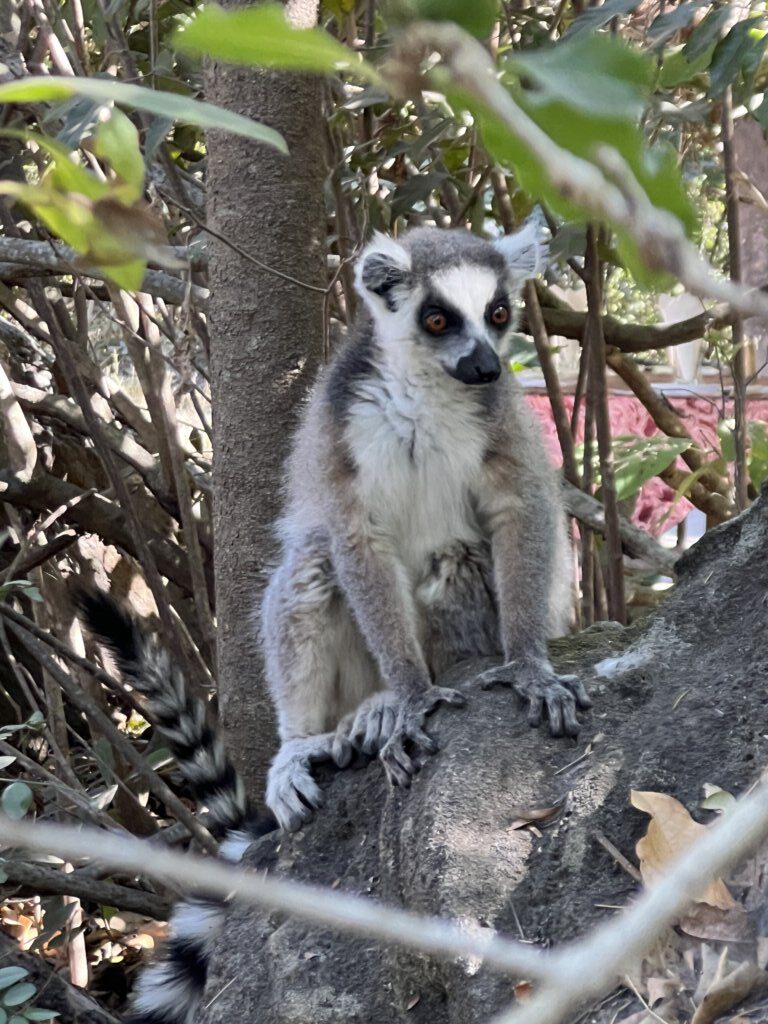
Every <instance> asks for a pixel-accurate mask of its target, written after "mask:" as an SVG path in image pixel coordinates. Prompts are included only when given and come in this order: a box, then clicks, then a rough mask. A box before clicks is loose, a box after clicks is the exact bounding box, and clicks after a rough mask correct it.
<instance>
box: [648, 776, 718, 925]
mask: <svg viewBox="0 0 768 1024" xmlns="http://www.w3.org/2000/svg"><path fill="white" fill-rule="evenodd" d="M632 806H633V807H636V808H637V809H638V810H639V811H644V812H645V813H646V814H649V815H650V816H651V821H650V824H649V825H648V831H647V833H646V834H645V835H644V836H643V838H642V839H641V840H640V841H639V842H638V844H637V846H636V850H637V855H638V858H639V859H640V874H641V875H642V876H643V882H644V883H645V884H646V885H649V886H652V885H655V884H656V883H657V882H658V881H660V880H661V879H662V878H663V877H664V875H665V874H666V873H667V871H668V869H669V866H670V865H671V864H672V863H673V862H674V861H675V860H676V859H677V858H678V857H680V856H681V855H682V854H683V853H686V852H687V851H688V850H689V849H690V847H691V846H693V845H694V844H695V843H696V842H697V840H699V839H700V838H701V836H702V835H703V834H704V833H705V832H706V831H707V827H706V825H700V824H699V823H698V822H697V821H694V820H693V818H692V817H691V816H690V814H689V813H688V811H687V809H686V808H685V807H684V806H683V805H682V804H681V803H680V801H679V800H676V799H675V798H674V797H673V796H669V795H668V794H667V793H654V792H638V791H637V790H632ZM699 901H700V902H703V903H708V904H709V905H710V906H711V907H719V908H720V909H721V910H728V909H730V908H731V907H735V906H736V905H737V904H736V901H735V900H734V898H733V896H731V894H730V892H729V891H728V889H727V888H726V886H725V883H724V882H723V881H722V880H721V879H719V878H716V879H715V880H714V881H713V882H710V884H709V885H708V886H707V888H706V889H705V890H704V891H703V892H702V893H701V895H700V896H699Z"/></svg>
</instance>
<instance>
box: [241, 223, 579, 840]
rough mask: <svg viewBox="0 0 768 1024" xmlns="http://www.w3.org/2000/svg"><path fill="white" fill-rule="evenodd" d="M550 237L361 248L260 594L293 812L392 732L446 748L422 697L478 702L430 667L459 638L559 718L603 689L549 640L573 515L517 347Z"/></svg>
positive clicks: (419, 745)
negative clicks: (318, 765) (499, 660)
mask: <svg viewBox="0 0 768 1024" xmlns="http://www.w3.org/2000/svg"><path fill="white" fill-rule="evenodd" d="M544 248H545V246H543V245H542V239H541V230H540V226H539V224H538V223H536V222H534V223H532V224H530V225H528V226H527V227H525V228H524V229H523V230H522V231H520V232H518V233H517V234H516V235H511V236H508V237H507V238H504V239H502V240H500V241H498V242H497V243H490V242H487V241H484V240H482V239H480V238H477V237H475V236H473V235H471V234H469V233H468V232H466V231H463V230H455V231H443V230H439V229H436V228H419V229H416V230H413V231H410V232H407V233H406V234H405V235H404V236H403V237H402V238H401V239H398V240H397V241H395V240H394V239H391V238H388V237H385V236H383V235H376V236H375V237H374V239H373V241H372V242H371V243H370V244H369V245H368V246H367V248H366V249H365V250H364V251H363V253H362V254H361V256H360V259H359V261H358V267H357V277H356V283H357V288H358V290H359V292H360V294H361V296H362V298H363V299H364V307H365V308H364V310H363V311H362V312H361V313H360V315H359V316H358V319H357V321H356V323H355V324H354V325H353V327H352V329H351V332H350V339H349V341H348V342H347V343H346V345H345V346H344V347H343V348H342V349H341V350H340V351H339V352H338V354H337V355H336V357H335V358H334V359H333V361H332V362H331V364H330V366H329V367H328V368H327V370H326V372H325V373H324V374H323V376H322V377H321V379H320V381H319V382H318V385H317V386H316V388H315V390H314V392H313V393H312V396H311V398H310V401H309V403H308V406H307V408H306V410H305V414H304V417H303V421H302V423H301V426H300V428H299V430H298V434H297V437H296V440H295V443H294V445H293V449H292V452H291V455H290V457H289V460H288V470H287V507H286V511H285V514H284V516H283V518H282V520H281V521H280V523H279V534H280V537H281V541H282V548H283V554H282V560H281V562H280V564H279V567H278V568H277V570H276V571H275V573H274V575H273V576H272V578H271V581H270V583H269V585H268V587H267V589H266V592H265V596H264V600H263V602H262V612H261V635H262V640H263V646H264V651H265V660H266V666H267V678H268V681H269V684H270V688H271V692H272V696H273V699H274V702H275V705H276V708H277V713H278V727H279V733H280V739H281V742H282V745H281V747H280V750H279V751H278V754H277V756H276V757H275V759H274V761H273V763H272V766H271V768H270V773H269V778H268V783H267V804H268V806H269V807H270V809H271V810H272V811H273V813H274V814H275V816H276V817H277V819H278V821H279V822H280V824H281V825H282V826H283V827H285V828H288V829H293V828H296V827H298V825H300V824H301V823H302V821H304V820H306V819H307V818H308V817H309V816H310V814H311V809H312V808H315V807H317V806H318V805H319V803H320V800H321V794H320V791H319V788H318V786H317V784H316V782H315V781H314V779H313V778H312V774H311V766H312V764H313V762H315V761H320V760H324V759H333V760H334V761H335V762H336V764H337V765H339V766H340V767H343V766H345V765H346V764H347V763H348V762H349V760H350V759H351V757H352V754H353V752H354V751H355V750H361V751H362V752H364V753H367V754H373V753H376V752H378V753H379V756H380V758H381V760H382V761H383V763H384V766H385V768H386V771H387V774H388V776H389V778H390V779H391V780H392V781H393V782H394V783H396V784H400V785H407V783H408V782H409V780H410V777H411V775H412V774H413V772H414V771H415V770H416V767H417V765H418V762H419V760H420V759H421V757H422V756H423V755H424V754H427V753H431V752H433V751H434V750H435V749H436V747H435V744H434V742H433V740H432V739H431V738H430V737H429V736H428V735H427V734H426V733H425V732H424V728H423V726H424V720H425V716H426V715H428V714H429V713H430V712H431V711H432V710H433V709H434V708H435V707H436V706H437V705H438V704H439V703H441V702H444V703H448V704H454V705H459V704H461V703H463V702H464V698H463V696H462V695H461V694H459V693H458V692H456V691H454V690H448V689H445V688H441V687H437V686H434V685H433V680H434V679H436V678H438V677H439V676H440V674H441V672H442V671H443V670H444V669H445V668H447V667H448V666H449V665H451V664H453V663H455V662H457V661H458V660H460V659H462V658H467V657H470V656H477V655H481V656H482V655H498V654H501V655H503V657H504V663H503V664H502V665H501V666H499V667H498V668H493V669H491V670H489V671H487V672H485V673H483V675H482V677H481V683H482V685H483V686H484V687H487V686H491V685H493V684H496V683H499V684H504V685H508V686H511V687H512V688H513V689H514V690H515V691H516V692H517V693H518V694H519V695H520V696H522V697H523V698H525V700H526V701H527V702H528V704H529V715H528V717H529V721H530V722H531V724H532V725H538V724H539V723H540V721H541V720H542V718H543V717H544V716H546V717H547V718H548V720H549V725H550V731H551V732H552V734H553V735H556V736H559V735H562V734H563V733H566V734H568V735H575V734H576V733H577V731H578V720H577V717H576V709H577V707H578V708H587V707H589V706H590V701H589V698H588V696H587V693H586V690H585V689H584V686H583V685H582V684H581V682H580V681H579V680H578V679H576V678H575V677H573V676H562V677H558V676H556V675H555V673H554V671H553V669H552V667H551V665H550V663H549V660H548V657H547V650H546V640H547V638H549V637H552V636H556V635H558V634H559V633H560V632H562V631H563V630H564V628H565V627H566V624H567V615H568V612H569V608H570V583H569V578H570V571H569V569H568V567H567V565H566V562H565V557H566V550H567V543H566V532H565V516H564V513H563V510H562V507H561V503H560V496H559V488H558V487H557V483H556V478H555V475H554V473H553V472H552V471H551V470H550V467H549V463H548V460H547V455H546V453H545V450H544V447H543V444H542V442H541V438H540V435H539V431H538V430H537V428H536V426H535V425H534V422H533V419H532V417H531V415H530V414H529V412H528V410H527V408H526V406H525V403H524V401H523V399H522V397H521V394H520V391H519V388H518V386H517V384H516V383H515V381H514V379H513V377H512V375H511V374H510V373H508V372H507V371H506V369H505V368H503V366H502V361H503V359H504V351H505V347H506V342H507V340H508V336H509V332H510V329H511V328H512V326H513V303H514V301H515V299H516V297H517V293H518V291H519V289H520V287H521V286H522V283H523V282H524V281H525V280H526V279H527V278H529V277H531V276H533V274H534V273H536V272H537V269H538V264H539V263H540V260H541V256H542V250H543V249H544Z"/></svg>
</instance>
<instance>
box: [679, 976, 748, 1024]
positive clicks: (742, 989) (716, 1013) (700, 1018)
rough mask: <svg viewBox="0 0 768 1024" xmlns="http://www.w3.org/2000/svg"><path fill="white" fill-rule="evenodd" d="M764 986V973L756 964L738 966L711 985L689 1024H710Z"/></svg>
mask: <svg viewBox="0 0 768 1024" xmlns="http://www.w3.org/2000/svg"><path fill="white" fill-rule="evenodd" d="M765 984H766V976H765V971H761V970H760V968H759V967H758V966H757V964H753V963H743V964H740V965H739V966H738V967H737V968H736V970H735V971H731V973H730V974H727V975H726V976H725V977H724V978H721V979H720V980H719V981H716V982H715V983H714V985H712V987H711V988H710V989H709V991H708V992H707V994H706V995H705V996H704V998H703V999H702V1001H701V1003H700V1004H699V1006H698V1007H697V1008H696V1012H695V1013H694V1015H693V1017H692V1018H691V1024H712V1021H715V1020H717V1018H718V1017H720V1016H721V1015H722V1014H723V1013H725V1012H726V1011H727V1010H730V1009H731V1007H732V1006H735V1005H736V1004H737V1003H740V1002H741V1001H742V999H746V997H747V996H748V995H749V994H750V993H751V992H754V991H755V989H757V988H763V987H764V986H765Z"/></svg>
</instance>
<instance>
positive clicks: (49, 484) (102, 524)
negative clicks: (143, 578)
mask: <svg viewBox="0 0 768 1024" xmlns="http://www.w3.org/2000/svg"><path fill="white" fill-rule="evenodd" d="M0 500H2V501H7V502H8V503H9V504H11V505H15V506H16V507H17V508H25V509H30V510H31V511H32V512H38V513H41V512H48V511H50V510H51V509H55V508H57V507H58V506H66V513H65V516H64V518H66V520H67V521H68V522H70V523H74V524H75V525H77V526H78V527H80V529H81V530H84V531H85V532H86V533H97V534H99V536H100V537H101V538H102V539H103V540H105V541H106V542H107V543H108V544H114V545H115V546H116V547H118V548H121V549H122V550H123V551H125V552H126V553H127V554H129V555H130V556H131V557H132V558H139V554H138V551H137V549H136V547H135V545H134V543H133V538H132V536H131V534H130V532H129V531H128V528H127V526H126V522H125V517H124V515H123V512H122V510H121V509H119V508H118V507H117V505H115V504H114V503H113V502H111V501H108V500H107V499H106V498H104V497H102V496H101V495H100V494H94V493H93V492H89V491H84V490H82V489H81V488H79V487H76V486H75V485H74V484H71V483H69V482H68V481H67V480H59V479H58V478H57V477H55V476H52V475H50V474H49V473H41V474H40V475H39V476H35V477H34V478H33V479H32V480H30V481H29V482H28V483H24V482H23V481H21V480H19V479H18V477H16V476H15V475H14V474H13V473H12V472H10V470H5V469H0ZM144 535H145V537H146V543H147V545H148V546H149V548H150V549H151V551H152V553H153V555H154V557H155V560H156V561H157V566H158V569H159V570H160V572H161V573H162V574H163V576H167V577H168V578H169V579H171V580H173V582H174V583H176V584H177V585H178V586H179V587H181V589H182V590H184V591H185V592H186V593H187V594H189V593H191V586H192V585H191V580H190V577H189V567H188V565H187V561H186V556H185V554H184V551H183V549H182V548H180V547H179V546H178V545H175V544H171V543H170V542H169V541H166V540H164V539H163V538H162V537H159V536H158V535H157V534H154V533H149V532H148V531H147V530H146V529H145V530H144Z"/></svg>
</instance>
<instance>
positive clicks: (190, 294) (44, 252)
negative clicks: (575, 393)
mask: <svg viewBox="0 0 768 1024" xmlns="http://www.w3.org/2000/svg"><path fill="white" fill-rule="evenodd" d="M169 255H172V256H173V258H174V259H177V260H178V259H182V260H184V262H185V263H186V262H188V265H189V267H190V269H192V268H193V267H198V266H201V265H204V264H205V262H206V260H205V255H204V253H203V251H202V250H201V249H200V248H199V247H191V246H190V247H187V246H173V247H169ZM0 260H3V261H5V262H6V263H9V264H17V265H18V267H19V269H20V270H22V268H25V267H28V268H32V269H34V270H38V271H40V270H43V271H46V272H48V273H54V274H73V275H75V276H78V275H79V276H83V277H91V278H94V279H95V280H97V281H104V280H105V277H104V275H103V274H102V273H101V272H100V271H99V270H98V268H96V267H90V266H87V265H84V264H83V260H82V257H81V256H79V255H78V254H77V253H76V252H75V250H74V249H70V247H69V246H68V245H64V243H63V242H59V241H56V240H53V239H51V240H50V241H47V242H40V241H38V240H37V239H33V238H0ZM141 290H142V291H145V292H148V293H149V294H150V295H155V296H157V297H158V298H161V299H164V300H165V301H166V302H169V303H170V304H171V305H174V306H183V305H184V303H185V302H188V301H189V300H190V299H192V300H193V301H194V303H195V305H197V306H199V307H200V308H205V305H206V303H207V302H208V289H207V288H201V287H200V285H196V284H192V283H191V282H188V281H184V280H182V279H181V278H179V277H174V276H173V275H172V274H168V273H166V272H165V271H162V270H148V271H147V272H146V274H145V276H144V281H143V283H142V285H141Z"/></svg>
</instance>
